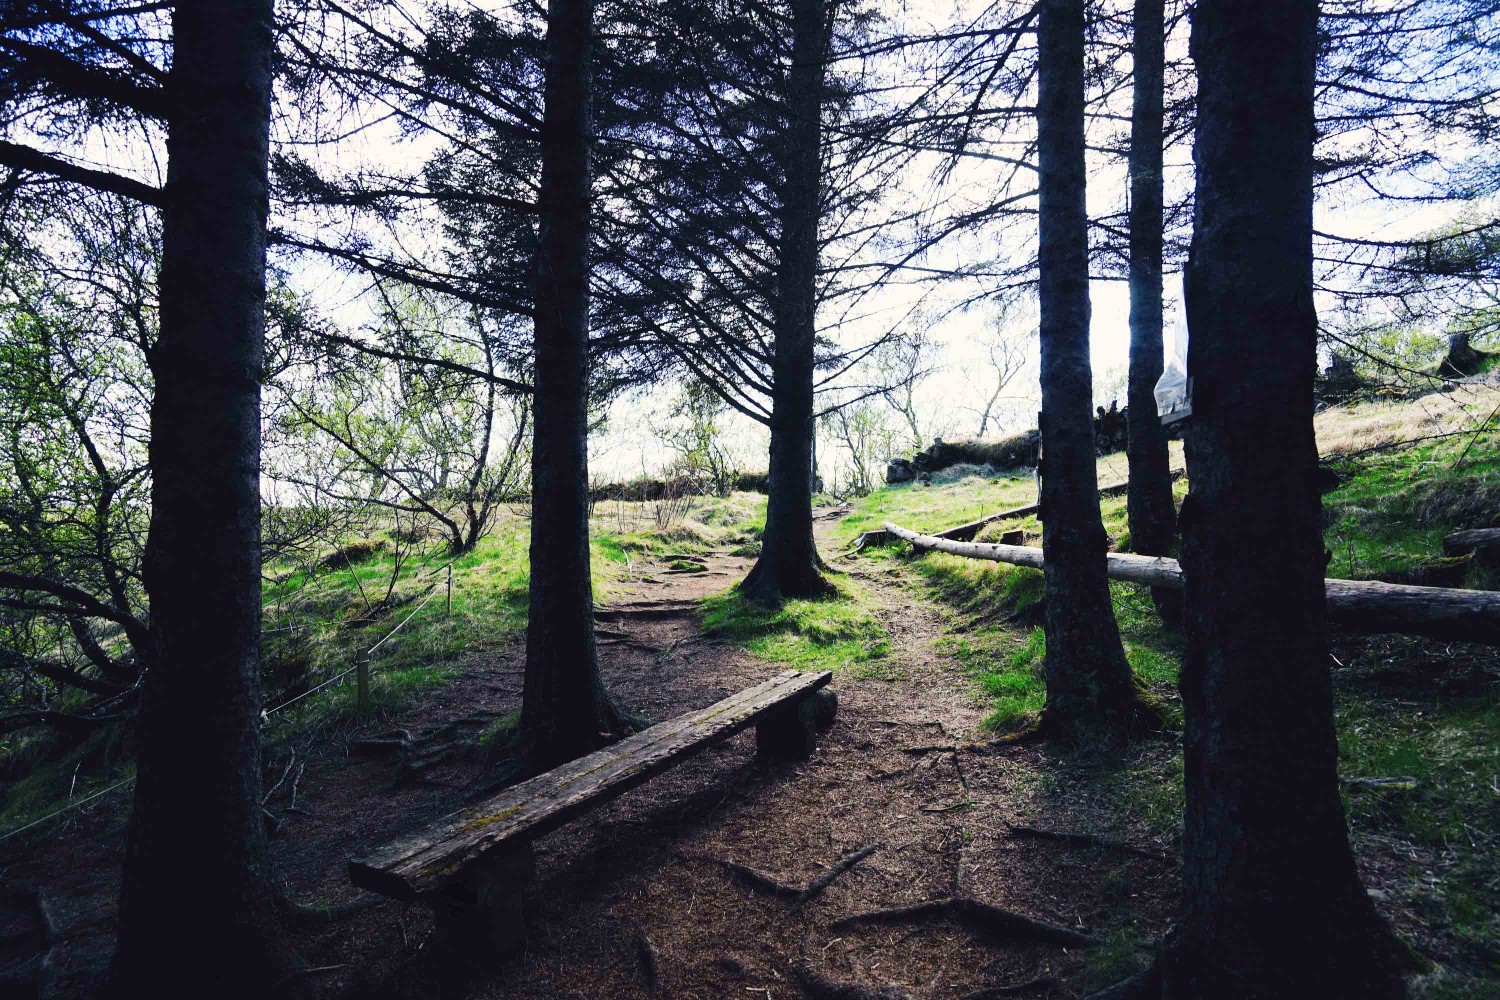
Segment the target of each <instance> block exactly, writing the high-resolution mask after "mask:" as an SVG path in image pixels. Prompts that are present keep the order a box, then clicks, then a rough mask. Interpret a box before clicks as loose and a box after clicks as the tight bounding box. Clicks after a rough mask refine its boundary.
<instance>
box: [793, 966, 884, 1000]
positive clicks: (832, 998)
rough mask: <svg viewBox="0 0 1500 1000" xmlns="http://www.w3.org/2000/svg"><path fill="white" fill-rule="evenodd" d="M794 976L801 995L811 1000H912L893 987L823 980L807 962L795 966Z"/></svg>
mask: <svg viewBox="0 0 1500 1000" xmlns="http://www.w3.org/2000/svg"><path fill="white" fill-rule="evenodd" d="M796 976H797V982H798V983H800V984H802V992H803V994H805V995H806V996H808V997H811V998H812V1000H913V998H912V995H911V994H910V993H907V992H905V991H903V990H898V989H896V988H895V987H894V986H862V985H860V984H859V983H837V982H834V981H833V980H831V979H824V978H823V977H822V976H820V975H818V974H817V972H815V971H813V967H812V966H811V965H809V964H808V963H807V962H803V963H802V964H801V965H799V966H797V969H796Z"/></svg>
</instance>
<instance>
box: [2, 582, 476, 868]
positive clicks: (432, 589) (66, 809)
mask: <svg viewBox="0 0 1500 1000" xmlns="http://www.w3.org/2000/svg"><path fill="white" fill-rule="evenodd" d="M456 561H457V560H456V559H454V560H449V561H448V562H447V563H446V564H445V565H443V566H439V567H438V568H437V569H435V570H433V571H432V572H431V573H427V574H425V576H432V575H433V574H435V573H439V572H441V571H442V570H444V569H449V568H451V567H452V566H453V563H454V562H456ZM424 578H425V577H424V576H419V577H417V579H419V580H420V579H424ZM444 582H446V583H447V584H448V587H449V591H448V593H449V595H450V604H449V608H448V610H449V612H450V613H451V612H452V610H453V608H452V604H451V595H452V589H451V588H452V586H453V578H452V576H451V575H450V576H449V577H448V579H447V580H446V581H437V582H435V583H433V584H432V585H431V586H429V587H428V588H427V596H426V597H424V598H422V602H421V603H420V604H418V605H417V606H416V607H415V608H412V610H411V613H410V614H408V615H407V616H406V617H405V618H403V619H401V621H400V622H398V623H397V624H396V627H395V628H393V629H391V630H390V631H389V632H387V633H386V634H385V635H384V636H382V637H381V638H380V641H379V642H377V643H375V645H373V646H371V647H370V648H369V649H367V650H365V651H364V652H363V653H360V654H358V655H357V656H356V657H355V658H354V666H352V667H349V668H348V669H347V670H341V671H339V672H338V673H336V674H334V675H333V676H332V677H330V678H328V679H327V680H325V681H323V682H322V683H321V684H319V685H317V686H316V687H312V688H308V689H307V690H306V691H303V692H302V693H301V694H299V695H296V696H295V697H292V698H288V699H287V700H286V701H284V702H282V703H281V704H280V705H277V706H276V707H275V708H269V709H262V710H261V713H260V718H261V722H262V724H264V723H266V722H269V721H270V719H271V716H273V715H275V714H277V713H278V712H280V711H282V710H283V709H285V708H288V707H289V706H291V705H294V704H296V703H297V702H299V701H301V700H302V699H303V698H306V697H307V696H308V695H310V694H316V693H317V692H319V691H321V690H323V689H324V688H326V687H328V686H329V685H330V684H333V683H334V682H336V681H339V680H342V679H343V678H345V677H347V676H349V675H350V674H352V673H354V671H356V670H358V669H359V668H360V666H361V664H362V661H364V658H365V657H368V656H369V655H370V654H371V653H373V652H375V650H377V649H379V648H380V647H381V646H384V645H385V644H386V642H388V641H389V640H390V638H391V637H392V636H394V635H395V634H396V633H397V632H399V631H401V630H402V629H403V628H405V627H406V624H407V623H408V622H410V621H411V620H412V619H413V618H415V617H416V616H417V612H419V611H421V610H422V609H423V608H425V607H426V606H427V605H428V604H429V603H431V601H432V599H433V598H434V597H436V596H437V589H438V586H439V585H440V584H442V583H444ZM309 627H312V626H309ZM272 631H277V630H274V629H273V630H272ZM134 781H135V777H134V776H131V777H129V778H125V779H123V780H121V781H117V782H115V783H114V784H113V785H110V786H109V787H108V788H103V789H100V790H99V791H97V792H94V793H92V794H90V795H88V796H86V797H84V798H81V799H79V800H78V801H77V802H70V803H68V804H67V805H65V806H63V807H62V808H60V809H56V810H54V811H52V812H50V813H48V814H47V815H45V816H42V817H40V818H38V819H34V820H32V821H31V822H29V823H27V824H25V825H24V826H18V827H16V828H15V829H14V830H7V831H6V832H5V833H3V834H0V844H3V843H5V842H6V841H7V840H9V839H10V838H12V837H18V836H20V835H21V834H23V833H25V832H26V831H27V830H30V829H32V828H34V827H38V826H41V825H42V824H43V823H46V822H47V821H48V820H52V819H56V818H57V817H58V816H61V815H63V814H64V813H70V812H72V811H73V810H75V809H80V808H82V807H83V806H85V805H87V804H88V803H90V802H92V801H94V800H95V799H97V798H100V797H102V796H105V795H108V794H109V793H110V792H113V791H115V790H117V789H120V788H124V787H125V786H126V785H129V784H131V783H133V782H134Z"/></svg>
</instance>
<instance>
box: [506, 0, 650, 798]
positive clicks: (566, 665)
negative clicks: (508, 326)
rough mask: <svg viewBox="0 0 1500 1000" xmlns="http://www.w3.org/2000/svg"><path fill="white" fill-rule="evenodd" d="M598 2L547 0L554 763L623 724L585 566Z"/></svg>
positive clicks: (535, 727)
mask: <svg viewBox="0 0 1500 1000" xmlns="http://www.w3.org/2000/svg"><path fill="white" fill-rule="evenodd" d="M593 16H594V6H593V2H592V0H551V2H550V3H549V4H548V7H547V68H546V82H545V113H544V120H543V123H542V183H541V192H540V196H539V206H540V211H541V239H540V245H539V247H538V251H537V260H536V278H535V280H536V296H535V299H536V373H535V386H536V395H535V404H534V408H533V412H532V428H533V430H532V433H533V439H532V441H533V443H532V457H531V477H532V486H531V497H532V504H531V605H530V616H529V620H528V624H527V629H526V683H525V691H524V694H523V697H522V701H521V732H520V748H521V751H522V753H523V755H524V758H525V762H526V767H527V769H528V770H547V769H549V768H551V767H553V766H555V765H556V764H559V763H561V762H562V761H565V760H570V759H572V758H574V757H578V756H581V755H582V754H584V753H587V752H589V751H590V750H594V749H597V748H598V747H599V746H600V745H602V744H603V743H605V742H607V741H608V740H609V739H610V738H611V737H612V736H615V735H619V734H620V733H622V732H623V731H624V730H625V729H626V724H625V721H624V720H623V719H622V716H621V713H620V712H619V711H617V709H616V707H615V705H614V704H613V702H612V701H611V700H610V698H609V695H608V694H607V693H606V692H605V690H604V685H603V683H602V682H601V681H600V678H599V661H598V658H597V656H596V655H595V649H594V588H593V583H592V579H591V576H590V567H589V489H588V479H589V476H588V337H589V285H588V282H589V259H588V257H589V252H588V251H589V202H590V194H591V177H590V169H589V145H590V141H591V137H592V107H591V101H590V91H591V87H592V77H593V72H592V63H591V58H592V57H591V51H592V48H593V39H592V35H593Z"/></svg>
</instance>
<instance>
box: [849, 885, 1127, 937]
mask: <svg viewBox="0 0 1500 1000" xmlns="http://www.w3.org/2000/svg"><path fill="white" fill-rule="evenodd" d="M945 917H947V918H952V919H955V920H957V921H958V922H959V923H961V924H963V925H964V926H965V927H967V928H968V929H969V930H970V931H973V932H975V933H978V934H982V935H983V936H986V937H989V938H991V939H993V940H1001V941H1036V942H1040V943H1044V944H1059V945H1068V946H1073V947H1093V946H1095V945H1097V944H1099V940H1098V939H1097V938H1095V937H1092V936H1091V935H1088V934H1085V933H1083V932H1082V931H1075V930H1073V929H1072V928H1070V927H1063V926H1060V925H1058V924H1049V923H1047V922H1046V921H1044V920H1038V919H1036V918H1035V917H1028V916H1026V915H1025V914H1024V913H1016V912H1014V911H1012V910H1004V909H1001V908H1000V907H998V906H992V905H991V904H989V903H982V902H980V901H979V900H977V899H969V898H967V897H964V898H950V899H935V900H931V901H929V902H925V903H914V904H912V905H911V906H896V907H891V908H889V909H881V910H871V911H869V912H868V913H856V914H852V915H851V916H847V917H842V918H840V919H838V920H835V921H834V922H833V923H831V924H829V925H828V926H829V929H830V930H834V931H840V930H844V929H846V928H849V927H853V926H856V925H858V924H894V923H905V922H908V921H924V920H937V919H942V918H945Z"/></svg>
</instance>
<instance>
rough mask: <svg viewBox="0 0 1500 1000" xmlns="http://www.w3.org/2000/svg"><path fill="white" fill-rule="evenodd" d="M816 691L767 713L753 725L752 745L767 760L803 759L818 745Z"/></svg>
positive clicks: (810, 754) (809, 755)
mask: <svg viewBox="0 0 1500 1000" xmlns="http://www.w3.org/2000/svg"><path fill="white" fill-rule="evenodd" d="M814 694H815V693H814V692H809V696H807V697H803V698H798V699H796V700H795V701H789V702H787V703H786V704H784V705H779V706H777V707H776V708H775V709H774V710H772V711H770V712H767V713H766V714H765V715H764V716H763V717H762V718H761V720H760V721H759V722H757V723H756V724H755V748H756V750H757V751H759V753H760V755H761V756H762V757H763V758H765V759H766V760H772V761H777V760H806V759H807V758H808V757H811V756H812V752H813V750H814V749H816V747H817V740H816V732H817V724H816V722H817V719H816V717H817V700H816V698H815V697H813V695H814Z"/></svg>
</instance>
